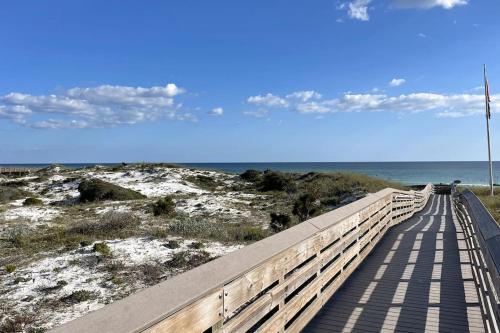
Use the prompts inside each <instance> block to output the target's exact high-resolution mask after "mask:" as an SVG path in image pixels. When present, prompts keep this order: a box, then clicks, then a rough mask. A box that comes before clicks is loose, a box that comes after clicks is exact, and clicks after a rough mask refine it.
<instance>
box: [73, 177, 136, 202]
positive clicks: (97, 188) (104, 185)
mask: <svg viewBox="0 0 500 333" xmlns="http://www.w3.org/2000/svg"><path fill="white" fill-rule="evenodd" d="M78 191H79V192H80V201H81V202H94V201H102V200H137V199H144V198H145V196H144V195H142V194H141V193H139V192H137V191H134V190H130V189H126V188H123V187H121V186H118V185H114V184H111V183H108V182H105V181H102V180H100V179H91V180H83V181H82V182H81V183H80V185H78Z"/></svg>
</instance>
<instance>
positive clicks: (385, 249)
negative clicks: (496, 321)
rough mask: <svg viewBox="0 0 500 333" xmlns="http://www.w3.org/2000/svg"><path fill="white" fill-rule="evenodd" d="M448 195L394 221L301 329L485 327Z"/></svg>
mask: <svg viewBox="0 0 500 333" xmlns="http://www.w3.org/2000/svg"><path fill="white" fill-rule="evenodd" d="M451 209H452V208H451V202H450V196H449V195H433V196H432V198H431V199H430V200H429V203H428V204H427V207H426V208H425V209H424V210H423V211H422V212H420V213H418V214H416V215H415V216H414V217H412V218H411V219H410V220H408V221H407V222H404V223H402V224H400V225H397V226H395V227H394V228H393V229H392V230H390V231H389V233H388V234H387V235H386V236H385V237H384V239H383V240H382V241H381V242H380V243H379V244H378V245H377V246H376V247H375V249H374V251H373V253H372V254H371V255H370V256H369V257H368V258H367V259H366V260H365V261H364V262H363V263H362V264H361V266H360V267H359V269H358V270H357V271H356V272H355V273H353V275H352V276H351V277H350V278H349V279H348V280H347V281H346V282H345V285H344V286H343V287H342V288H341V289H339V290H338V291H337V292H336V293H335V294H334V295H333V297H332V298H331V299H330V300H329V301H328V302H327V303H326V304H325V305H324V307H323V309H322V310H321V311H320V312H319V313H318V314H317V315H316V316H315V317H314V318H313V319H312V320H311V322H310V323H309V324H308V325H307V326H306V328H305V329H304V330H303V332H307V333H310V332H484V324H483V319H482V317H481V311H480V307H479V304H478V296H477V292H476V288H475V285H474V281H473V279H472V271H471V266H470V259H469V255H468V252H467V251H466V245H465V241H464V240H463V239H464V235H463V232H462V229H461V227H460V224H459V223H458V221H457V220H456V218H455V217H454V216H453V214H452V210H451Z"/></svg>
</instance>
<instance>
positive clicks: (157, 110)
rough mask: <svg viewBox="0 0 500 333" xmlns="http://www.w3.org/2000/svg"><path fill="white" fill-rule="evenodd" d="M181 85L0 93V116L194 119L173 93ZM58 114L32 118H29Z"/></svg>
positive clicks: (67, 123)
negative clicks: (36, 92) (47, 92)
mask: <svg viewBox="0 0 500 333" xmlns="http://www.w3.org/2000/svg"><path fill="white" fill-rule="evenodd" d="M182 93H184V89H182V88H179V87H177V86H176V85H175V84H173V83H169V84H167V85H166V86H164V87H158V86H155V87H150V88H143V87H127V86H111V85H102V86H98V87H91V88H80V87H76V88H72V89H69V90H66V91H64V92H63V93H61V94H58V95H29V94H23V93H17V92H13V93H9V94H7V95H4V96H0V118H6V119H10V120H12V121H14V122H17V123H21V124H25V125H26V126H31V127H35V128H83V127H108V126H118V125H122V124H136V123H140V122H145V121H155V120H157V119H161V118H167V119H177V120H188V121H196V117H195V116H194V115H192V114H189V113H185V112H184V111H183V109H182V104H180V103H177V102H176V101H175V99H174V97H176V96H178V95H180V94H182ZM56 115H57V116H58V117H60V119H54V118H49V119H45V120H37V121H32V120H31V118H32V117H34V116H36V118H43V117H48V116H52V117H53V116H56Z"/></svg>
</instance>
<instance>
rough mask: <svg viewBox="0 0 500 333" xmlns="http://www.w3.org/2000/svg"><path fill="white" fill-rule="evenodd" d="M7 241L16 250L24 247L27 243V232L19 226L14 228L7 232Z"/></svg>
mask: <svg viewBox="0 0 500 333" xmlns="http://www.w3.org/2000/svg"><path fill="white" fill-rule="evenodd" d="M7 241H8V242H9V243H11V245H12V246H14V247H17V248H22V247H25V246H26V245H28V242H29V237H28V231H27V230H26V229H25V228H23V227H21V226H15V227H13V228H11V229H9V230H7Z"/></svg>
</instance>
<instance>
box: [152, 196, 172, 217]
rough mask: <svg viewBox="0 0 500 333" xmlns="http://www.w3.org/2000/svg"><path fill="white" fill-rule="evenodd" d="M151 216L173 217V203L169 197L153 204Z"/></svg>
mask: <svg viewBox="0 0 500 333" xmlns="http://www.w3.org/2000/svg"><path fill="white" fill-rule="evenodd" d="M153 214H154V216H159V215H169V216H171V215H174V214H175V203H174V200H172V198H171V197H165V198H161V199H158V201H156V202H155V203H154V204H153Z"/></svg>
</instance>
